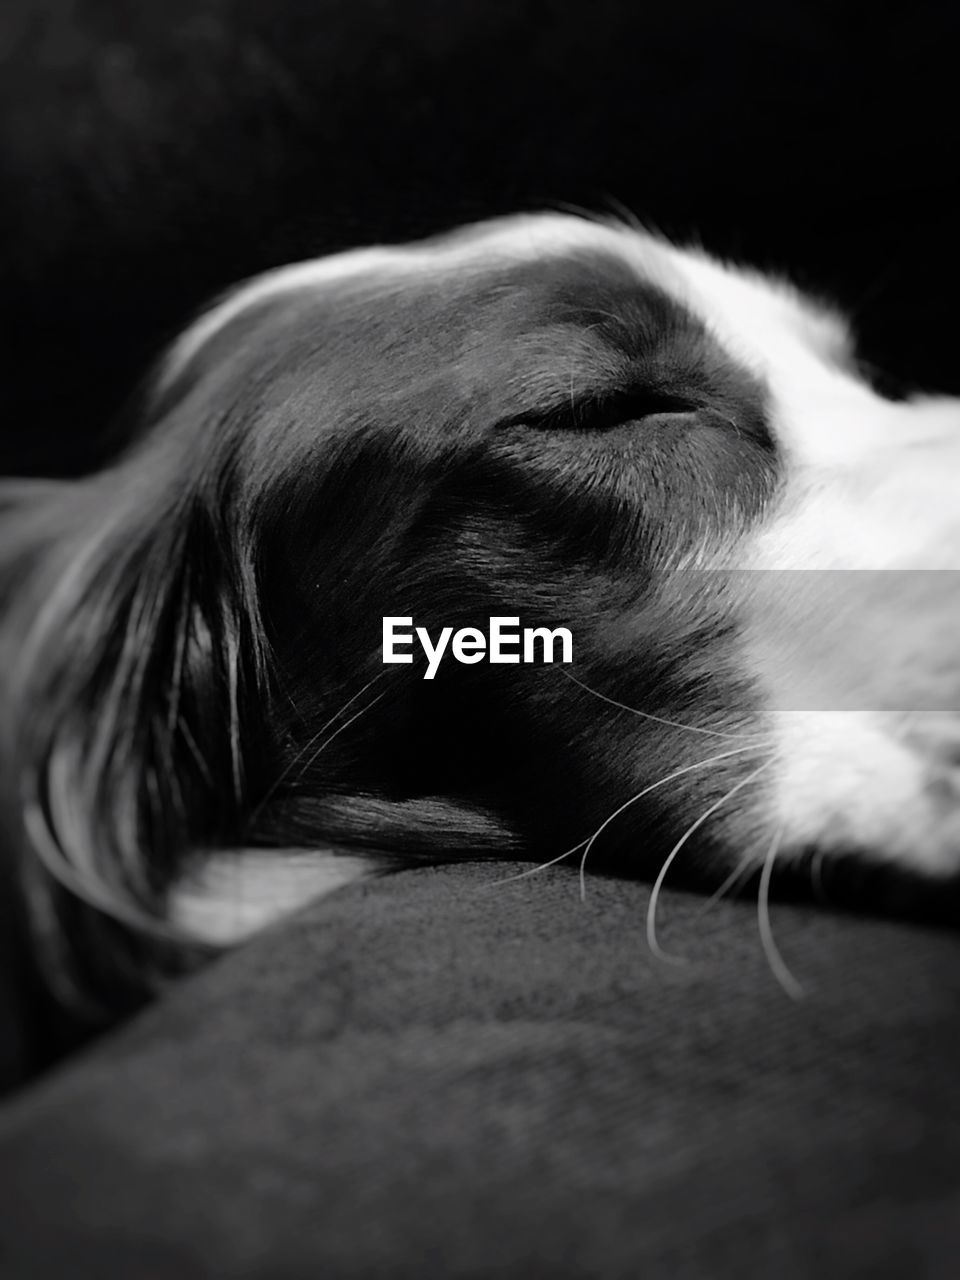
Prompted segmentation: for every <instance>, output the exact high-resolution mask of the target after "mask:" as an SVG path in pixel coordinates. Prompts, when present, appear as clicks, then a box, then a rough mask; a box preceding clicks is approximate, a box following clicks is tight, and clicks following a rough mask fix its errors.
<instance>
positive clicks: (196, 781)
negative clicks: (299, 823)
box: [0, 451, 266, 1006]
mask: <svg viewBox="0 0 960 1280" xmlns="http://www.w3.org/2000/svg"><path fill="white" fill-rule="evenodd" d="M191 481H192V477H189V476H188V477H186V478H184V477H183V474H182V471H181V473H180V474H179V475H175V474H173V468H172V467H170V466H165V465H164V459H163V456H162V454H160V453H158V452H157V451H154V452H153V453H152V454H147V455H145V456H143V457H139V458H136V459H130V460H128V461H123V462H121V463H118V464H117V465H116V466H114V467H113V468H111V469H110V470H108V471H106V472H103V473H101V474H99V475H97V476H95V477H91V478H89V479H86V480H81V481H76V482H64V483H44V484H41V483H32V482H7V483H6V484H5V485H4V486H3V487H2V489H0V548H2V551H0V590H2V592H3V595H4V597H5V610H4V619H3V624H2V628H0V670H2V675H0V680H2V683H3V686H4V687H3V701H2V705H3V708H4V710H3V724H2V726H0V736H2V746H3V759H2V766H3V782H2V786H3V788H4V796H3V809H4V819H5V820H4V827H5V828H6V830H5V833H4V838H5V840H8V841H10V842H11V843H12V844H13V846H14V850H15V856H16V857H17V861H18V868H17V870H18V874H19V876H20V880H21V884H22V885H23V886H24V889H25V898H26V901H27V903H28V909H29V914H30V915H31V917H32V924H33V926H34V932H35V936H37V937H38V938H39V941H40V944H41V946H42V947H45V948H46V951H47V953H48V954H47V956H46V959H47V964H46V969H47V972H48V974H49V975H51V976H52V977H53V978H54V979H55V980H64V979H66V978H68V977H69V978H70V979H71V981H72V986H73V987H74V989H73V990H72V991H69V992H66V993H65V994H67V995H68V996H69V997H70V998H71V999H73V1000H74V1001H75V1000H76V997H77V996H78V994H79V993H80V990H79V989H81V988H82V987H83V986H84V985H85V983H86V985H88V986H89V987H90V988H96V989H98V990H99V991H100V992H101V993H103V992H108V993H110V992H112V993H113V995H108V996H107V1001H108V1002H109V1001H110V1000H111V999H112V998H113V997H114V996H115V1002H116V1003H117V1004H119V1005H121V1006H122V1005H123V1003H124V1002H125V1001H129V1000H131V999H133V1000H135V999H136V998H137V997H138V992H139V989H141V988H142V987H143V985H144V982H145V981H146V982H147V983H149V982H150V980H151V977H155V976H156V974H151V969H159V970H162V969H164V968H168V967H170V966H173V967H178V966H179V965H180V964H181V963H182V962H183V961H184V960H188V959H189V958H190V956H189V955H188V952H189V948H187V949H186V950H185V949H184V947H183V945H182V943H183V940H182V939H181V938H180V937H179V936H178V935H176V934H175V933H174V932H173V931H171V932H170V933H169V936H167V937H166V938H165V936H164V928H163V926H162V925H158V924H157V921H158V919H160V920H162V918H163V916H164V909H163V901H164V897H165V894H166V892H167V890H168V888H169V886H170V884H171V883H172V881H173V880H174V879H175V878H176V877H177V876H178V875H179V874H181V873H182V871H183V861H184V858H185V857H186V856H188V852H189V850H191V849H195V848H196V847H197V846H198V845H203V844H207V843H230V842H231V841H234V840H235V839H236V831H237V828H238V826H239V824H240V822H241V814H242V812H243V798H244V792H245V788H246V786H247V776H246V774H247V763H246V752H245V747H246V746H247V745H248V744H256V745H259V744H258V726H257V725H251V724H246V723H243V716H244V714H247V715H249V714H252V713H253V711H254V709H256V708H258V707H260V706H264V705H265V703H266V692H265V690H264V688H263V685H264V682H265V680H266V660H265V643H266V642H265V640H264V637H263V632H262V628H261V626H260V622H259V617H258V612H257V599H256V586H255V575H254V570H253V565H252V563H251V562H250V556H249V555H248V554H247V552H246V551H245V549H244V547H243V546H240V545H238V538H237V534H236V530H235V529H234V528H231V527H228V525H229V516H228V515H227V512H228V509H229V500H228V495H226V494H224V493H223V492H222V491H221V492H220V493H219V497H220V500H221V506H220V507H219V508H218V507H217V506H216V505H215V504H213V503H212V502H211V501H210V500H209V496H208V495H205V494H204V493H202V492H201V491H200V490H199V487H198V486H197V485H195V484H191ZM261 695H263V696H261ZM244 709H246V712H245V711H244ZM147 851H149V856H148V855H147ZM84 904H86V907H87V909H86V910H85V909H84ZM90 907H93V908H95V909H96V910H94V911H90V910H89V908H90ZM124 925H125V926H127V927H124ZM91 931H96V933H97V939H96V940H94V939H92V938H91ZM145 938H146V939H149V942H148V943H145V942H144V941H143V940H144V939H145ZM138 939H139V940H138ZM158 943H159V945H158ZM65 951H66V954H65ZM91 969H94V970H96V969H99V970H100V972H90V970H91Z"/></svg>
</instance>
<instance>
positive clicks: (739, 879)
mask: <svg viewBox="0 0 960 1280" xmlns="http://www.w3.org/2000/svg"><path fill="white" fill-rule="evenodd" d="M753 867H754V858H753V854H750V853H748V854H747V855H746V857H744V858H741V859H740V861H739V862H738V863H737V865H736V866H735V867H734V868H733V870H732V871H731V872H730V874H729V875H728V876H727V877H726V879H725V880H724V881H723V883H722V884H721V885H720V886H719V887H718V888H717V889H715V890H714V891H713V893H711V895H710V897H709V898H707V900H706V902H705V903H704V904H703V906H702V907H701V908H700V909H699V910H698V911H697V912H696V913H695V914H694V917H693V921H694V923H695V924H696V922H697V921H699V920H702V919H703V917H704V916H705V915H707V914H708V912H709V911H710V909H711V907H715V906H716V905H717V904H718V903H719V902H722V901H723V899H724V898H726V897H727V896H728V895H729V894H732V893H734V892H735V891H736V890H737V889H738V888H739V887H740V885H741V884H742V883H743V881H744V880H745V879H746V878H747V876H748V875H749V873H750V872H751V871H752V870H753Z"/></svg>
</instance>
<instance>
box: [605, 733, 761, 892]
mask: <svg viewBox="0 0 960 1280" xmlns="http://www.w3.org/2000/svg"><path fill="white" fill-rule="evenodd" d="M757 750H759V748H758V747H756V746H752V745H751V746H747V747H734V748H733V749H732V750H730V751H721V752H720V753H719V755H715V756H708V757H707V758H706V759H705V760H697V761H695V762H694V763H693V764H688V765H684V767H683V768H682V769H674V770H673V772H672V773H668V774H667V775H666V776H665V777H663V778H658V779H657V781H656V782H651V783H650V785H649V786H646V787H644V788H643V790H642V791H638V792H637V793H636V795H632V796H631V797H630V799H629V800H625V801H624V802H623V804H621V805H620V806H619V808H617V809H614V811H613V813H611V814H610V816H609V817H608V818H606V819H605V820H604V821H603V822H602V823H601V824H600V826H599V827H597V829H596V831H594V833H593V835H592V836H591V837H590V839H589V840H588V841H587V847H586V848H585V849H584V851H583V857H582V858H581V859H580V901H581V902H582V901H583V900H584V899H585V898H586V896H587V884H586V865H587V858H588V856H589V854H590V850H591V849H592V848H593V846H594V844H595V843H596V841H597V839H598V838H599V837H600V836H601V835H602V834H603V832H604V831H606V829H607V827H609V826H610V824H611V823H612V822H614V821H615V820H616V819H617V818H619V817H620V815H621V813H624V812H625V811H626V810H627V809H629V808H630V807H631V805H634V804H636V803H637V802H638V801H639V800H642V799H643V798H644V796H648V795H650V793H651V792H652V791H656V790H657V789H658V788H659V787H663V786H666V784H667V783H668V782H673V781H674V780H675V779H676V778H682V777H684V776H685V775H686V774H688V773H693V772H695V771H696V770H697V769H705V768H706V767H707V766H708V765H711V764H717V763H718V762H719V761H721V760H729V759H730V758H731V757H732V756H742V755H747V754H749V753H750V752H755V751H757Z"/></svg>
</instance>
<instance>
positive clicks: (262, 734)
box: [0, 214, 960, 1018]
mask: <svg viewBox="0 0 960 1280" xmlns="http://www.w3.org/2000/svg"><path fill="white" fill-rule="evenodd" d="M135 416H136V421H135V422H134V424H133V427H132V430H131V433H130V439H129V441H128V443H127V445H126V448H125V450H124V451H123V452H122V454H121V455H120V456H119V458H118V459H117V460H116V461H115V462H113V463H112V464H111V465H110V466H108V467H107V468H106V469H104V470H102V471H100V472H99V473H97V474H94V475H91V476H88V477H86V478H83V479H80V480H72V481H63V482H39V481H33V482H30V481H21V482H7V483H6V484H5V485H4V487H3V489H2V495H0V497H2V516H0V522H2V529H0V546H2V551H0V557H2V581H3V583H4V592H5V599H6V608H5V615H4V620H3V623H2V632H0V643H2V658H3V661H2V669H3V676H2V681H3V687H2V702H3V713H2V717H0V720H2V728H0V733H2V735H3V742H2V750H3V781H2V785H3V788H4V795H3V808H2V812H3V825H4V830H3V844H4V847H5V850H6V851H7V854H8V856H10V857H12V859H13V863H12V865H13V866H14V867H15V876H16V881H17V886H18V893H19V894H20V895H21V900H22V902H23V903H24V904H25V905H24V910H25V914H26V915H27V917H28V919H29V922H30V929H31V937H32V939H33V945H34V946H35V948H36V950H37V953H38V955H40V956H41V957H42V968H43V972H44V974H45V980H46V981H47V982H48V983H49V984H50V985H51V987H52V988H53V989H54V990H55V991H56V993H57V998H58V999H59V1000H61V1001H62V1002H63V1003H64V1004H65V1005H71V1006H74V1007H77V1008H82V1009H84V1010H86V1011H87V1015H88V1016H90V1017H100V1018H109V1017H113V1016H116V1014H117V1012H118V1011H122V1010H123V1009H125V1008H128V1007H131V1005H132V1004H135V1003H136V1002H137V1001H138V1000H140V999H142V998H144V996H145V994H147V993H149V992H150V991H152V990H154V989H155V988H156V986H157V984H158V983H160V982H162V981H163V980H164V979H165V978H166V976H168V975H169V974H171V973H176V972H180V971H181V970H182V969H184V968H188V967H191V966H192V965H194V964H195V963H197V962H199V961H200V960H202V959H203V957H205V956H206V955H208V954H210V953H211V952H215V951H216V950H217V949H219V948H221V947H223V946H225V945H230V944H232V943H234V942H236V941H238V940H239V939H241V938H243V937H245V936H247V935H248V934H249V933H251V932H252V931H254V930H255V929H257V928H260V927H262V926H263V925H264V924H265V923H266V922H268V921H269V920H271V919H274V918H276V917H277V916H278V915H281V914H282V913H283V912H284V911H287V910H290V909H292V908H293V907H295V906H296V905H298V904H299V903H301V902H303V901H305V900H306V899H308V898H310V897H313V896H316V895H317V894H318V893H320V892H323V891H325V890H328V889H330V888H331V887H333V886H335V885H337V884H340V883H343V882H345V881H348V880H350V879H354V878H356V877H358V876H362V875H366V874H371V873H373V872H375V871H377V870H380V869H383V868H385V867H390V866H394V865H396V864H397V862H398V861H400V862H403V861H404V860H409V859H413V858H450V857H465V856H475V857H499V856H501V855H503V854H511V855H513V856H518V857H522V858H527V859H530V860H531V863H532V864H533V863H541V862H545V861H553V860H560V859H562V858H563V857H565V856H570V857H571V858H574V859H578V860H579V861H580V863H581V864H582V865H583V866H585V867H586V868H587V869H589V868H590V867H591V866H593V865H596V866H606V865H613V866H615V867H616V868H618V869H619V870H620V872H621V873H626V874H633V875H641V876H646V877H648V878H649V879H650V880H651V881H653V882H654V894H653V897H652V899H651V906H652V908H653V910H654V911H655V904H656V898H657V895H658V894H659V892H660V890H661V888H662V886H663V884H664V883H665V882H666V880H667V877H668V876H669V877H670V878H671V881H672V882H673V883H677V884H680V883H691V884H695V885H696V886H698V887H713V888H714V889H716V888H717V887H718V886H719V887H720V888H724V887H730V886H731V885H732V884H733V883H734V881H736V880H737V879H738V878H744V879H746V878H748V879H750V880H751V881H754V882H756V881H758V880H759V892H760V893H761V894H763V895H766V894H767V893H769V889H770V883H771V879H773V880H774V881H779V882H780V883H782V884H783V886H784V891H785V892H786V891H788V890H789V886H790V884H791V883H799V882H801V881H802V882H804V883H807V882H810V881H813V880H815V879H816V880H818V882H819V883H820V884H821V885H822V884H823V883H824V876H825V875H828V873H829V872H830V869H831V868H834V869H836V868H842V867H848V868H849V867H852V868H853V874H852V876H851V877H849V887H848V890H847V897H849V898H851V899H852V900H853V902H854V905H858V906H867V905H869V904H870V902H871V901H872V900H873V899H872V898H871V894H874V897H875V898H876V897H877V896H878V895H877V893H876V892H875V891H874V890H873V889H871V888H870V886H871V885H872V884H874V883H877V884H880V883H882V884H884V885H886V884H887V883H888V882H891V881H890V880H889V875H887V876H885V875H884V874H883V873H884V872H886V873H892V874H893V881H892V883H895V884H897V885H898V886H909V888H902V887H901V888H898V889H897V891H896V894H895V895H894V898H893V906H894V908H895V909H898V910H899V909H907V907H908V906H909V905H910V904H915V903H916V902H921V903H922V904H923V910H930V911H932V912H933V914H937V912H938V910H940V909H941V908H942V906H943V904H944V903H946V902H950V903H955V902H956V894H955V886H956V882H957V873H958V868H960V714H958V710H960V644H958V639H960V596H958V589H957V586H958V581H960V580H958V578H957V570H958V568H960V501H958V498H960V402H956V401H952V400H948V399H945V398H936V397H914V398H911V399H907V400H903V401H894V400H890V399H887V398H885V397H884V396H882V395H880V394H879V393H878V392H877V391H876V390H874V389H873V387H872V386H871V384H870V382H869V380H867V379H865V377H864V376H863V373H862V370H861V369H860V367H859V365H858V363H857V359H856V354H855V348H854V342H853V338H852V336H851V332H850V329H849V327H848V324H847V323H846V321H845V320H844V318H843V316H842V315H841V314H839V313H838V312H837V311H836V310H835V309H834V308H832V307H831V306H830V305H829V304H827V303H824V302H823V301H820V300H813V299H811V298H809V297H806V296H804V295H802V294H801V293H800V292H799V291H798V290H797V289H795V288H794V287H793V286H791V285H790V284H789V283H787V282H786V281H785V280H781V279H777V278H774V277H771V276H767V275H763V274H761V273H759V272H754V271H751V270H747V269H744V268H740V267H735V266H732V265H729V264H726V263H722V262H720V261H717V260H714V259H713V258H711V257H710V256H709V254H708V253H707V252H705V251H704V250H702V249H700V248H698V247H692V248H680V247H677V246H675V245H673V244H671V243H669V242H667V241H666V240H664V239H661V238H658V237H657V236H654V235H652V234H648V233H647V232H645V231H643V230H642V229H640V228H638V227H635V226H632V225H628V224H626V223H624V222H618V221H614V220H611V219H592V218H588V217H579V216H573V215H560V214H543V215H522V216H515V217H511V218H505V219H500V220H497V221H493V222H488V223H484V224H480V225H477V226H472V227H469V228H466V229H462V230H458V231H455V232H453V233H449V234H446V235H443V236H439V237H434V238H431V239H428V240H425V241H421V242H418V243H414V244H412V245H406V246H401V247H379V248H366V249H359V250H353V251H349V252H346V253H342V254H339V255H336V256H333V257H329V258H321V259H317V260H315V261H309V262H304V263H300V264H296V265H292V266H289V267H285V268H281V269H278V270H274V271H271V272H269V273H267V274H265V275H263V276H261V277H259V278H256V279H254V280H252V281H249V282H247V283H245V284H243V285H241V286H240V287H238V288H237V289H236V290H235V291H234V292H232V293H231V294H230V295H228V296H227V297H225V298H223V299H221V300H220V301H219V302H218V303H216V304H215V305H214V306H213V307H212V308H211V310H209V311H208V312H207V313H206V314H204V315H202V316H201V317H200V318H199V319H197V320H196V322H195V323H193V324H192V325H191V326H190V327H188V328H187V329H186V330H185V332H184V333H183V334H182V336H181V337H180V338H179V339H178V340H177V341H176V342H175V343H174V344H173V346H172V348H171V349H170V350H169V352H168V353H167V354H166V356H165V357H164V359H163V360H162V361H161V363H160V365H159V368H158V370H157V373H156V376H155V377H154V379H153V380H152V382H151V384H150V386H149V388H148V389H147V391H146V392H145V394H144V396H143V400H142V404H141V405H140V406H139V410H138V413H137V414H136V415H135ZM388 618H393V619H398V618H399V619H405V620H406V621H407V622H411V623H413V624H420V625H421V626H422V628H423V629H424V632H425V634H428V635H433V634H434V633H436V632H438V631H442V630H443V629H444V628H452V629H454V630H456V629H457V628H461V629H481V630H486V628H487V626H488V624H489V621H490V619H492V618H501V619H502V618H507V619H512V620H513V621H515V622H519V623H522V625H523V626H524V627H529V628H533V629H537V628H542V629H545V630H549V631H553V630H555V629H556V628H564V629H565V630H566V631H567V632H568V633H569V635H570V636H571V637H572V644H573V650H572V660H571V661H569V662H563V661H556V662H552V663H551V662H546V661H544V662H539V663H538V662H511V661H503V662H499V663H492V662H490V661H487V660H481V661H470V662H469V663H468V662H465V661H464V662H449V661H448V662H444V663H440V664H438V665H436V667H435V670H434V671H433V676H432V678H431V679H429V680H425V679H424V678H423V676H424V674H425V664H426V658H425V657H424V655H423V654H422V653H418V652H415V651H414V650H413V649H410V650H408V652H409V653H410V656H411V661H410V662H408V663H403V664H389V663H385V662H384V650H383V647H382V636H383V634H384V625H385V620H386V619H388ZM874 873H876V874H874ZM843 883H846V882H845V881H843V879H842V877H841V876H839V875H838V876H837V877H835V880H834V882H833V884H834V888H835V890H836V893H837V896H838V898H842V897H843V892H842V890H841V888H840V887H839V886H841V885H842V884H843ZM884 892H885V891H884ZM897 895H900V896H897ZM879 897H883V894H882V893H881V894H879ZM951 909H952V908H951ZM648 932H649V934H650V938H651V942H652V943H654V944H655V937H656V935H655V920H654V916H653V914H651V916H650V917H649V919H648Z"/></svg>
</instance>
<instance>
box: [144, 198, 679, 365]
mask: <svg viewBox="0 0 960 1280" xmlns="http://www.w3.org/2000/svg"><path fill="white" fill-rule="evenodd" d="M644 293H645V294H646V295H647V296H648V297H652V296H654V295H659V296H661V297H662V296H672V297H674V298H678V297H680V296H681V295H682V293H683V276H682V273H681V272H679V271H678V269H677V267H676V265H675V263H674V262H673V261H672V256H671V253H670V250H669V247H668V246H666V245H664V244H662V243H661V242H659V241H657V240H656V239H655V238H654V237H653V236H647V235H643V234H640V233H635V232H632V231H630V232H628V231H625V230H624V229H622V228H620V229H617V228H615V227H612V226H607V225H605V224H601V223H593V222H589V221H587V220H585V219H580V218H572V217H560V216H556V217H554V216H543V215H540V216H534V215H531V216H528V217H510V218H504V219H501V220H499V221H495V222H487V223H482V224H479V225H477V226H473V227H469V228H466V229H463V230H459V231H455V232H452V233H446V234H444V235H442V236H436V237H432V238H430V239H428V240H423V241H419V242H416V243H414V244H412V245H405V246H397V247H387V248H384V247H375V248H369V249H359V250H351V251H348V252H345V253H340V254H334V255H331V256H329V257H324V258H317V259H312V260H308V261H305V262H300V263H294V264H292V265H290V266H285V267H279V268H276V269H274V270H271V271H268V272H265V273H264V274H262V275H260V276H257V277H255V278H254V279H252V280H250V281H248V282H247V283H246V284H244V285H241V286H240V287H239V288H238V289H235V290H234V291H232V292H231V293H230V294H229V295H228V296H227V297H225V298H224V299H223V300H222V301H221V302H220V303H219V304H218V305H216V306H215V307H213V308H212V309H211V310H210V311H208V312H207V313H206V314H205V315H203V316H202V317H201V318H200V319H199V320H198V321H197V322H196V323H195V324H194V325H193V326H192V327H191V328H190V329H189V330H188V331H187V332H186V334H185V335H184V336H183V337H182V338H181V339H180V341H179V342H178V343H177V345H176V346H175V348H174V349H173V351H172V352H171V353H170V357H169V359H168V362H167V371H166V376H167V377H168V378H170V377H175V376H176V375H177V374H178V373H179V372H180V371H182V370H183V369H184V368H185V367H186V366H187V365H188V364H190V363H191V362H192V361H193V360H194V358H195V357H196V356H198V355H199V354H200V353H201V352H203V351H205V349H207V348H209V347H210V345H211V344H216V345H217V347H218V348H221V349H222V350H224V351H226V350H228V349H229V346H230V339H231V338H237V337H240V336H242V335H244V334H249V333H250V332H251V330H259V331H261V332H265V331H266V330H268V329H269V328H270V327H271V326H276V325H278V324H280V325H282V324H284V323H285V322H291V321H292V322H295V323H296V324H299V325H300V326H307V327H310V326H311V325H312V326H313V327H315V328H318V327H324V328H327V327H334V328H337V329H339V330H340V331H341V332H342V331H344V330H345V329H346V328H347V327H348V326H350V325H353V326H354V327H355V328H356V327H357V326H358V325H366V326H368V327H371V328H375V327H376V321H377V319H378V317H380V318H382V317H383V316H384V315H385V313H388V316H389V322H390V324H391V325H392V327H393V332H394V334H395V335H397V334H402V333H403V332H404V331H409V326H410V325H411V324H414V325H420V326H423V325H429V324H431V323H438V324H440V325H448V326H449V325H450V324H451V323H453V324H456V322H457V321H458V320H459V321H460V322H461V323H462V324H464V325H470V326H472V327H474V328H476V327H477V326H479V325H481V324H482V323H483V321H484V316H485V315H486V317H487V318H488V320H490V321H494V320H495V321H496V322H499V324H500V325H501V327H503V328H505V329H507V330H510V329H513V328H518V327H524V326H525V327H527V328H529V327H530V326H536V325H545V324H549V323H551V322H555V321H557V320H558V319H563V320H568V321H573V320H576V319H577V315H576V312H577V311H578V310H579V311H580V313H581V318H583V319H584V322H586V318H587V313H588V312H590V311H594V312H597V311H602V310H603V309H604V308H605V307H607V308H609V307H615V306H617V304H618V303H619V302H622V301H623V300H625V299H627V298H628V297H632V298H633V300H634V301H639V300H640V299H641V297H642V296H643V295H644ZM507 298H509V304H510V305H509V306H500V307H497V305H496V304H498V303H503V302H504V301H505V300H506V299H507ZM511 320H512V322H513V323H511Z"/></svg>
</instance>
